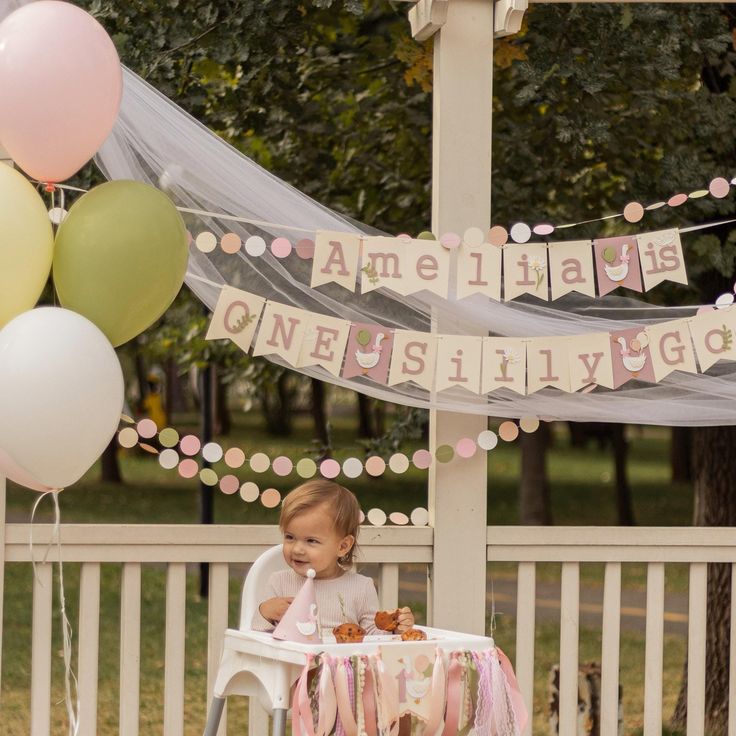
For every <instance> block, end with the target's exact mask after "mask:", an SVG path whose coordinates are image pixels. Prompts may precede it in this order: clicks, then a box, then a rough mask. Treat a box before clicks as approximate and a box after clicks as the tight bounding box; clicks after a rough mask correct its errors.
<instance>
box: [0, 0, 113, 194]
mask: <svg viewBox="0 0 736 736" xmlns="http://www.w3.org/2000/svg"><path fill="white" fill-rule="evenodd" d="M122 89H123V78H122V70H121V68H120V59H119V58H118V53H117V51H116V50H115V46H114V45H113V42H112V40H111V39H110V37H109V36H108V35H107V32H106V31H105V29H104V28H103V27H102V26H101V25H100V24H99V23H98V22H97V21H96V20H95V19H94V18H93V17H92V16H91V15H90V14H89V13H86V12H85V11H84V10H82V9H81V8H78V7H76V6H74V5H72V4H71V3H66V2H57V0H40V2H35V3H30V4H29V5H25V6H24V7H22V8H19V9H18V10H16V11H14V12H13V13H11V14H10V15H9V16H8V17H7V18H6V19H5V20H4V21H3V22H2V23H0V100H2V105H0V141H2V145H3V147H4V148H5V149H6V150H7V151H8V153H9V154H10V155H11V157H12V158H13V159H14V160H15V162H16V163H17V164H18V165H19V166H20V167H21V168H22V169H23V170H24V171H25V172H26V173H27V174H28V175H30V176H32V177H34V178H36V179H39V180H41V181H49V182H56V181H64V180H65V179H68V178H69V177H70V176H72V175H73V174H75V173H76V172H77V171H78V170H79V169H81V168H82V166H84V164H85V163H87V161H89V159H91V158H92V156H93V155H94V154H95V153H96V151H97V150H98V149H99V147H100V146H101V145H102V143H103V141H104V140H105V138H107V136H108V134H109V133H110V131H111V130H112V127H113V125H114V124H115V119H116V118H117V115H118V110H119V109H120V98H121V96H122Z"/></svg>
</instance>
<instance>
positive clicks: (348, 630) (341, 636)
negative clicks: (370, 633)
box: [332, 624, 365, 644]
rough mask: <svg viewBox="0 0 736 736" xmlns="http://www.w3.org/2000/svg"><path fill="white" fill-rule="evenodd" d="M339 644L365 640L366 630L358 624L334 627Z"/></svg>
mask: <svg viewBox="0 0 736 736" xmlns="http://www.w3.org/2000/svg"><path fill="white" fill-rule="evenodd" d="M332 633H333V634H334V635H335V641H336V642H337V643H338V644H357V643H359V642H361V641H363V637H364V636H365V630H364V629H363V628H361V627H360V626H358V624H340V625H339V626H335V628H334V629H332Z"/></svg>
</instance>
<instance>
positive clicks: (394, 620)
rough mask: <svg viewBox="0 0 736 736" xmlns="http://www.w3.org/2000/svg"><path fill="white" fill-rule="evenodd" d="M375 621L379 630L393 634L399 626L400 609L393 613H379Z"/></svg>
mask: <svg viewBox="0 0 736 736" xmlns="http://www.w3.org/2000/svg"><path fill="white" fill-rule="evenodd" d="M374 620H375V622H376V627H377V628H379V629H381V630H382V631H388V633H389V634H393V633H394V631H396V628H397V626H398V625H399V609H398V608H396V609H395V610H393V611H377V612H376V617H375V619H374Z"/></svg>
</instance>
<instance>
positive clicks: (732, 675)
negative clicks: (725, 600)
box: [728, 563, 736, 736]
mask: <svg viewBox="0 0 736 736" xmlns="http://www.w3.org/2000/svg"><path fill="white" fill-rule="evenodd" d="M730 636H731V640H730V641H731V647H730V652H729V666H728V672H729V677H728V702H729V708H728V736H736V563H734V564H732V565H731V632H730Z"/></svg>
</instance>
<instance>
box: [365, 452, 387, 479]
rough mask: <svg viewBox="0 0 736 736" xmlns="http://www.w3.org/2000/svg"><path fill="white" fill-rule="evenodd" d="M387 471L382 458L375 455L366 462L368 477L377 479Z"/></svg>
mask: <svg viewBox="0 0 736 736" xmlns="http://www.w3.org/2000/svg"><path fill="white" fill-rule="evenodd" d="M385 471H386V463H385V462H384V460H383V458H382V457H379V456H378V455H373V456H372V457H369V458H368V459H367V460H366V461H365V472H366V473H368V475H372V476H373V477H374V478H377V477H378V476H379V475H383V474H384V472H385Z"/></svg>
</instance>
